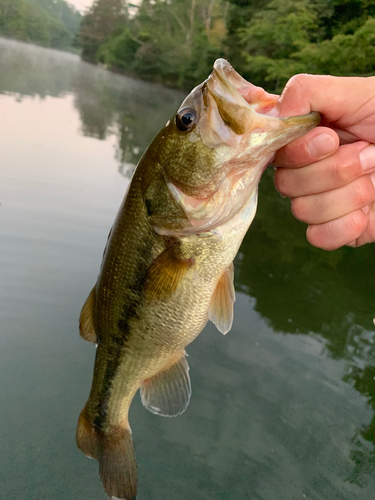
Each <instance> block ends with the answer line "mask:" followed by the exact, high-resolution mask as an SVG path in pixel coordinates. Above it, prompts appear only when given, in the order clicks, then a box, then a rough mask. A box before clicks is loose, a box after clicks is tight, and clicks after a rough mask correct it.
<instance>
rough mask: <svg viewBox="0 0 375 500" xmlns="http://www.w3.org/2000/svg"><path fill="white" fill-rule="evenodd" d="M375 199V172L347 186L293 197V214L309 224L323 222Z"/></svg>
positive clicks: (352, 210)
mask: <svg viewBox="0 0 375 500" xmlns="http://www.w3.org/2000/svg"><path fill="white" fill-rule="evenodd" d="M374 200H375V173H373V174H371V175H363V176H361V177H359V178H358V179H355V180H354V181H353V182H350V183H349V184H346V185H345V186H343V187H341V188H338V189H333V190H331V191H326V192H324V193H319V194H315V195H307V196H301V197H299V198H293V199H292V212H293V215H294V216H295V217H296V218H297V219H299V220H301V221H303V222H307V224H323V223H324V222H328V221H331V220H333V219H337V218H339V217H342V216H343V215H346V214H348V213H350V212H354V211H355V210H358V209H360V208H362V207H365V206H366V205H369V204H370V203H372V202H373V201H374Z"/></svg>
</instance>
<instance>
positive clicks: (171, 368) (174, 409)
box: [141, 351, 191, 417]
mask: <svg viewBox="0 0 375 500" xmlns="http://www.w3.org/2000/svg"><path fill="white" fill-rule="evenodd" d="M185 356H186V353H185V351H180V352H179V353H178V354H177V355H176V356H174V357H173V358H172V360H171V361H170V362H169V363H168V364H167V365H166V366H165V367H164V368H163V369H162V370H161V371H160V372H159V373H157V374H156V375H155V376H154V377H152V378H149V379H147V380H145V381H144V382H143V385H142V387H141V399H142V403H143V405H144V406H145V407H146V408H147V409H148V410H149V411H150V412H151V413H155V414H156V415H161V416H163V417H176V416H177V415H181V413H183V412H184V411H185V410H186V408H187V406H188V404H189V401H190V396H191V384H190V377H189V365H188V362H187V361H186V358H185Z"/></svg>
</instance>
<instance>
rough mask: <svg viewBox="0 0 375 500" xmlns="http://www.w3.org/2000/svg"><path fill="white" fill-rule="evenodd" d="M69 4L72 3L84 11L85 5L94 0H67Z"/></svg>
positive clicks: (87, 5) (88, 5) (90, 3)
mask: <svg viewBox="0 0 375 500" xmlns="http://www.w3.org/2000/svg"><path fill="white" fill-rule="evenodd" d="M67 1H68V2H69V3H70V4H72V5H74V7H76V8H77V9H78V10H80V11H84V10H86V8H87V7H90V5H92V3H93V1H94V0H67Z"/></svg>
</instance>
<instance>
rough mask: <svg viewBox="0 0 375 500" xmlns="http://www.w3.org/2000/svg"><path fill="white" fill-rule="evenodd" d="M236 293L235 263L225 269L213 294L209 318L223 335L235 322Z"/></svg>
mask: <svg viewBox="0 0 375 500" xmlns="http://www.w3.org/2000/svg"><path fill="white" fill-rule="evenodd" d="M235 300H236V294H235V291H234V285H233V263H232V264H231V265H230V266H229V267H228V268H227V269H226V270H225V271H224V273H223V275H222V276H221V278H220V279H219V282H218V284H217V285H216V289H215V291H214V293H213V294H212V298H211V302H210V307H209V309H208V319H209V320H211V321H212V323H213V324H214V325H215V326H216V328H217V329H218V330H219V332H221V333H222V334H223V335H225V334H226V333H228V332H229V330H230V329H231V328H232V324H233V303H234V301H235Z"/></svg>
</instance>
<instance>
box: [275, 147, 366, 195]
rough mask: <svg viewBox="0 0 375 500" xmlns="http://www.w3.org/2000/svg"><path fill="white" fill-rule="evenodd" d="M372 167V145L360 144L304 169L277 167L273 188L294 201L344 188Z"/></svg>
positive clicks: (341, 150) (340, 148)
mask: <svg viewBox="0 0 375 500" xmlns="http://www.w3.org/2000/svg"><path fill="white" fill-rule="evenodd" d="M366 146H368V147H366ZM361 158H362V161H361ZM374 168H375V146H373V145H370V146H369V145H368V143H367V142H364V141H361V142H356V143H354V144H350V145H345V146H340V147H339V149H338V150H337V151H336V153H334V154H333V155H331V156H328V157H327V158H325V159H324V160H321V161H318V162H316V163H313V164H312V165H308V166H307V167H304V168H297V169H289V168H278V169H277V170H276V172H275V186H276V189H277V190H278V191H279V193H280V194H282V195H283V196H288V197H289V198H296V197H299V196H306V195H310V194H317V193H323V192H325V191H330V190H332V189H336V188H339V187H341V186H345V185H346V184H348V183H350V182H352V181H353V180H355V179H357V178H358V177H360V176H361V175H364V174H366V173H368V172H369V171H371V170H373V169H374Z"/></svg>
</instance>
